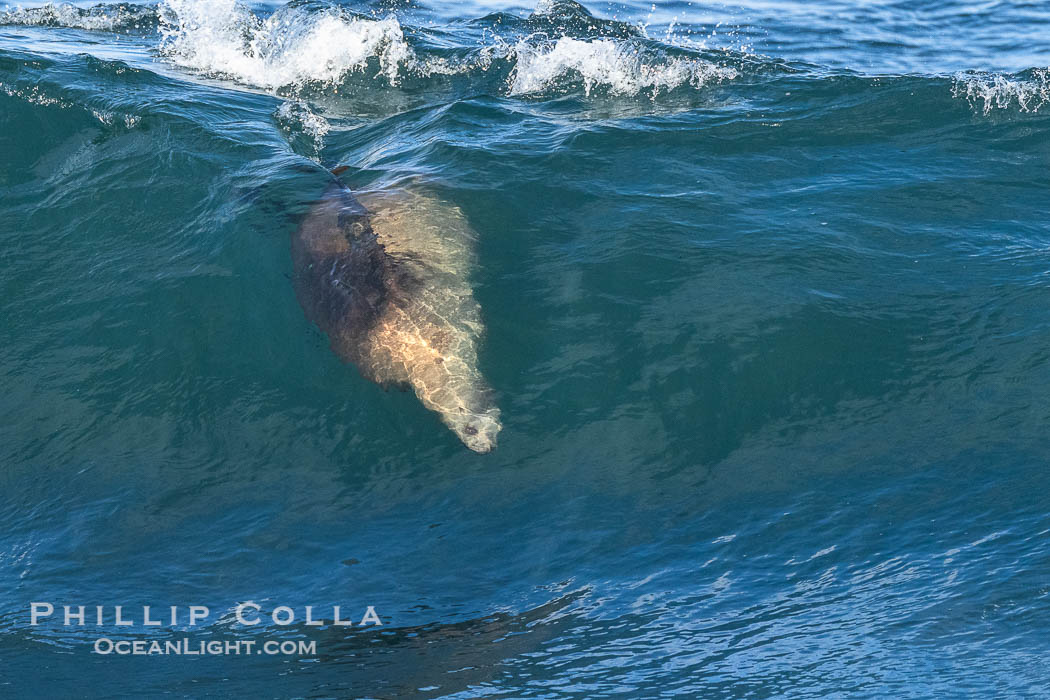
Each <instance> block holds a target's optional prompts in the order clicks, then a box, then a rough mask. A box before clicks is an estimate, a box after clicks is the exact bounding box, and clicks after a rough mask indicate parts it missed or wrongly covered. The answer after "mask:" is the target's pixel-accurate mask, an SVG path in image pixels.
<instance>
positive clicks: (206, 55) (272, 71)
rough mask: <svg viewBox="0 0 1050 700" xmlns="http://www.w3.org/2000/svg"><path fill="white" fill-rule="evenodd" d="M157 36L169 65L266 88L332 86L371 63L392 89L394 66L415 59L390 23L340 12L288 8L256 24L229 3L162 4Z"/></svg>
mask: <svg viewBox="0 0 1050 700" xmlns="http://www.w3.org/2000/svg"><path fill="white" fill-rule="evenodd" d="M161 32H162V34H163V39H162V52H163V54H164V55H165V56H166V57H168V58H169V59H170V60H172V61H173V62H174V63H176V64H178V65H180V66H182V67H185V68H189V69H191V70H195V71H199V72H202V73H207V74H211V75H218V76H223V77H228V78H232V79H234V80H237V81H239V82H242V83H246V84H249V85H253V86H257V87H261V88H265V89H276V88H281V87H287V86H294V85H302V84H304V83H307V82H321V83H330V84H334V83H338V82H339V81H340V80H342V79H343V78H344V77H345V76H346V75H347V74H349V73H352V72H358V71H363V70H364V69H365V68H366V67H368V65H369V64H370V61H376V62H378V67H379V73H380V74H382V75H383V76H385V77H386V79H387V80H388V81H389V82H390V83H391V84H395V85H396V84H397V81H398V76H399V71H400V66H401V65H402V64H404V63H409V62H411V61H412V59H413V58H414V52H413V51H412V48H411V47H410V46H409V44H408V42H407V41H406V40H405V36H404V32H403V31H402V29H401V25H400V24H399V22H398V21H397V19H396V18H395V17H393V16H389V17H386V18H384V19H369V18H365V17H361V16H357V15H353V14H352V13H350V12H349V11H347V10H344V9H342V8H338V7H328V8H324V9H322V10H320V11H316V10H315V11H311V10H309V9H308V8H306V7H302V6H292V5H286V6H284V7H282V8H280V9H278V10H277V11H276V12H274V13H273V14H272V15H270V16H269V17H266V18H265V19H262V18H260V17H258V16H257V15H255V14H254V13H252V12H251V10H249V9H248V8H247V7H245V6H244V5H242V4H241V3H239V2H235V0H211V1H209V0H164V2H163V3H162V17H161Z"/></svg>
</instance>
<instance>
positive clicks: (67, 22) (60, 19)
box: [0, 2, 156, 32]
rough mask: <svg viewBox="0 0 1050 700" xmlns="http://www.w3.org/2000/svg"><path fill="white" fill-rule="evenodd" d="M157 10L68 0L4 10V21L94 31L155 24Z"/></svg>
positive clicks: (1, 19) (0, 20) (1, 20)
mask: <svg viewBox="0 0 1050 700" xmlns="http://www.w3.org/2000/svg"><path fill="white" fill-rule="evenodd" d="M155 20H156V12H155V10H154V9H153V8H151V7H145V6H141V5H125V4H119V5H99V6H96V7H91V8H87V9H83V8H79V7H75V6H74V5H71V4H69V3H67V2H64V3H58V4H55V3H50V2H49V3H47V4H46V5H41V6H40V7H30V8H27V9H23V8H21V7H18V8H15V9H11V10H6V11H3V12H0V24H20V25H27V26H47V27H68V28H70V29H87V30H91V31H109V32H112V31H127V30H131V29H136V30H144V29H147V28H150V27H152V25H153V22H154V21H155Z"/></svg>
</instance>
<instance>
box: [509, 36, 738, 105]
mask: <svg viewBox="0 0 1050 700" xmlns="http://www.w3.org/2000/svg"><path fill="white" fill-rule="evenodd" d="M512 53H513V55H514V56H515V57H516V59H517V63H516V65H515V68H514V72H513V74H512V75H511V79H510V80H511V86H510V91H511V94H515V95H527V94H530V93H538V92H543V91H545V90H549V89H550V88H552V87H554V86H555V85H557V84H558V83H559V82H561V81H563V80H571V79H574V78H578V79H581V80H582V81H583V89H584V92H585V93H586V94H587V95H590V93H591V92H592V91H593V90H594V89H595V88H597V87H603V88H605V89H607V90H608V91H609V93H611V94H614V95H637V94H639V93H642V92H649V93H651V94H652V95H653V96H655V95H656V94H657V93H659V92H661V91H670V90H673V89H675V88H677V87H679V86H682V85H691V86H693V87H697V88H699V87H702V86H703V85H706V84H708V83H711V82H719V81H722V80H728V79H732V78H734V77H736V75H737V73H736V71H735V70H734V69H732V68H729V67H724V66H718V65H716V64H714V63H711V62H709V61H704V60H701V59H688V58H678V57H661V56H655V55H652V54H646V53H643V51H642V49H641V48H640V47H639V46H638V45H637V44H635V43H634V42H630V41H624V40H618V39H590V40H582V39H573V38H571V37H567V36H563V37H561V38H559V39H558V40H557V41H555V42H553V43H551V42H544V43H542V44H539V45H533V44H530V43H529V42H528V41H527V40H521V41H519V42H518V43H517V44H516V45H515V46H514V47H513V49H512Z"/></svg>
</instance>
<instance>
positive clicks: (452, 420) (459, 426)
mask: <svg viewBox="0 0 1050 700" xmlns="http://www.w3.org/2000/svg"><path fill="white" fill-rule="evenodd" d="M443 418H444V419H445V422H446V423H447V424H448V427H449V428H451V429H452V432H454V433H455V434H456V435H458V436H459V439H460V440H462V441H463V444H464V445H466V446H467V447H469V448H470V449H472V450H474V451H475V452H477V453H478V454H486V453H488V452H492V450H494V449H496V436H497V435H499V431H500V430H502V429H503V424H502V423H500V422H499V409H498V408H496V407H495V406H493V407H492V408H489V409H488V410H486V411H484V412H482V413H459V414H451V415H445V416H443Z"/></svg>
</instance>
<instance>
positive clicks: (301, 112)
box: [275, 100, 332, 151]
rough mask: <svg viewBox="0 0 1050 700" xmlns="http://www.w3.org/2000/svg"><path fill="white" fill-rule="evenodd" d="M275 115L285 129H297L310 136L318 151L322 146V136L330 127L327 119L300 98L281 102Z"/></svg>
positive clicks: (289, 130)
mask: <svg viewBox="0 0 1050 700" xmlns="http://www.w3.org/2000/svg"><path fill="white" fill-rule="evenodd" d="M275 116H276V117H277V120H278V121H279V122H280V123H281V126H282V127H283V128H284V130H285V131H288V132H291V131H293V130H298V131H301V132H303V133H305V134H306V135H307V136H309V137H310V138H312V139H313V141H314V146H315V147H316V148H317V150H318V151H320V150H321V148H322V147H324V137H325V136H327V135H328V132H329V131H330V130H331V128H332V127H331V125H330V124H329V123H328V120H327V119H325V118H324V117H322V116H321V115H320V114H316V113H315V112H313V111H312V110H311V109H310V107H309V105H307V104H306V103H305V102H303V101H302V100H294V101H290V102H282V103H281V106H280V107H278V108H277V112H276V115H275Z"/></svg>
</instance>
